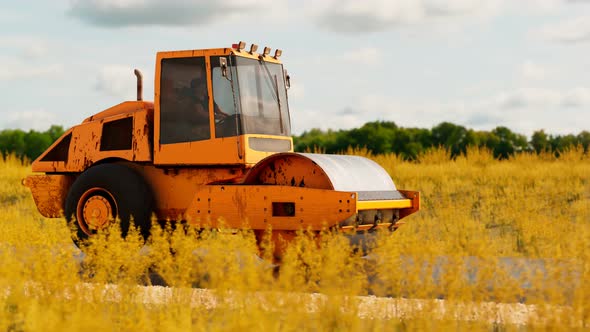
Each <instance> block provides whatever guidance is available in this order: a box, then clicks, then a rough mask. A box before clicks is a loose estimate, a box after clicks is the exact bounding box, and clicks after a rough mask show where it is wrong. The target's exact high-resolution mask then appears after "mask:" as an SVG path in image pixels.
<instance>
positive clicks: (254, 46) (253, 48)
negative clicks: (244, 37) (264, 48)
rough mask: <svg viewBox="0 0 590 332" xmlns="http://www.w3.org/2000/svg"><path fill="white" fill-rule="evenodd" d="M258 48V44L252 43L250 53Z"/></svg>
mask: <svg viewBox="0 0 590 332" xmlns="http://www.w3.org/2000/svg"><path fill="white" fill-rule="evenodd" d="M257 50H258V45H256V44H252V45H250V54H252V53H254V52H256V51H257Z"/></svg>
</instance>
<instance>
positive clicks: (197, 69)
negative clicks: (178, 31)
mask: <svg viewBox="0 0 590 332" xmlns="http://www.w3.org/2000/svg"><path fill="white" fill-rule="evenodd" d="M155 76H156V77H155V85H154V87H155V96H154V164H156V165H199V164H200V165H215V164H239V163H241V159H242V158H241V156H240V153H239V151H238V148H237V147H238V146H239V144H238V141H237V140H238V137H236V136H232V137H216V136H215V121H214V120H215V117H214V104H213V98H212V95H213V94H212V84H211V66H210V57H209V54H208V53H207V52H206V51H203V50H201V51H198V50H196V51H178V52H160V53H158V55H157V59H156V75H155Z"/></svg>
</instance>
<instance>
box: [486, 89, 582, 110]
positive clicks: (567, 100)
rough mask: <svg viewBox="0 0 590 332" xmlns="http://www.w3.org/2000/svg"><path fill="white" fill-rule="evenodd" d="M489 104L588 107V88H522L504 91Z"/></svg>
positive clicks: (504, 107)
mask: <svg viewBox="0 0 590 332" xmlns="http://www.w3.org/2000/svg"><path fill="white" fill-rule="evenodd" d="M491 106H497V107H499V108H502V109H518V108H521V109H526V108H532V107H535V108H539V107H543V108H566V107H570V108H581V107H590V89H589V88H584V87H577V88H573V89H570V90H566V91H559V90H551V89H535V88H522V89H518V90H516V91H510V92H504V93H501V94H499V95H497V96H496V97H494V98H493V99H492V103H491Z"/></svg>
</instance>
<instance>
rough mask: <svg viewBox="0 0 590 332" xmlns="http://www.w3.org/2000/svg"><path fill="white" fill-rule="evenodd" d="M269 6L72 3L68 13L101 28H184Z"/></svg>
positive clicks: (158, 0)
mask: <svg viewBox="0 0 590 332" xmlns="http://www.w3.org/2000/svg"><path fill="white" fill-rule="evenodd" d="M271 5H272V2H271V0H217V1H207V0H195V1H189V0H168V1H165V0H74V1H73V2H72V4H71V7H70V10H69V13H70V15H72V16H74V17H77V18H79V19H81V20H82V21H85V22H86V23H90V24H93V25H98V26H103V27H124V26H147V25H160V26H186V25H204V24H207V23H211V22H212V21H214V20H215V19H221V18H230V17H234V16H239V15H246V14H248V13H252V12H254V13H255V12H257V11H260V10H263V9H264V7H265V6H271ZM269 8H270V7H269Z"/></svg>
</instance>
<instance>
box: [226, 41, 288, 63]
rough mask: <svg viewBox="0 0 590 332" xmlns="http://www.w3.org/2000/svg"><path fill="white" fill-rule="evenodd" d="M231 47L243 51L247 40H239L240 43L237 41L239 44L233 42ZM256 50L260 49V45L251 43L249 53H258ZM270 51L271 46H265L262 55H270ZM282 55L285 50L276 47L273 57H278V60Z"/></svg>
mask: <svg viewBox="0 0 590 332" xmlns="http://www.w3.org/2000/svg"><path fill="white" fill-rule="evenodd" d="M231 47H232V48H233V49H235V50H237V51H238V52H241V51H243V50H244V49H245V48H246V42H244V41H240V42H239V43H237V44H232V45H231ZM256 51H258V45H256V44H251V45H250V51H249V52H248V53H250V54H254V53H256ZM270 51H271V48H270V47H268V46H265V47H264V49H263V51H262V54H261V55H262V56H263V57H266V56H269V55H270ZM281 55H283V51H282V50H279V49H276V50H275V55H274V56H273V58H275V59H277V60H278V58H279V57H280V56H281Z"/></svg>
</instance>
